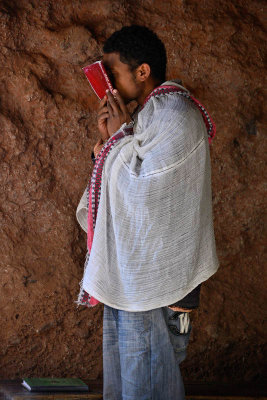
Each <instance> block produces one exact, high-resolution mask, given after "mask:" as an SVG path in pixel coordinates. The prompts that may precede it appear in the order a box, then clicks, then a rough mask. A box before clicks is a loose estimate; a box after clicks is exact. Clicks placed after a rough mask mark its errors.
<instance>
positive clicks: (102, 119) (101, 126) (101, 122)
mask: <svg viewBox="0 0 267 400" xmlns="http://www.w3.org/2000/svg"><path fill="white" fill-rule="evenodd" d="M107 100H108V98H107V96H104V97H103V99H102V100H101V101H100V103H99V107H98V113H97V126H98V130H99V132H100V135H101V139H102V141H103V142H104V141H105V140H107V139H109V134H108V128H107V119H108V118H109V112H108V107H107Z"/></svg>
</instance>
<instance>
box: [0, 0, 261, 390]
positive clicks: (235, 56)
mask: <svg viewBox="0 0 267 400" xmlns="http://www.w3.org/2000/svg"><path fill="white" fill-rule="evenodd" d="M263 15H264V2H263V1H260V0H258V1H256V0H250V1H249V2H247V1H243V0H231V1H230V0H229V1H228V0H224V1H223V0H217V1H215V0H205V1H201V2H200V1H197V0H173V1H161V0H155V1H153V0H134V1H133V0H122V1H119V0H116V1H107V0H95V1H87V0H75V1H71V0H50V1H48V0H42V1H38V0H5V1H3V0H2V1H0V37H1V47H0V60H1V68H0V96H1V97H0V127H1V131H0V132H1V134H0V160H1V170H0V171H1V173H0V176H1V192H0V196H1V202H0V224H1V237H0V243H1V258H0V263H1V264H0V265H1V269H0V271H1V273H0V290H1V291H0V307H1V314H0V323H1V326H2V329H1V332H0V343H1V345H0V377H1V378H16V377H22V376H36V375H39V376H49V375H50V376H52V375H53V376H79V377H81V378H84V379H88V378H90V379H96V378H101V377H102V360H101V357H102V354H101V343H102V339H101V333H102V311H103V310H102V306H97V307H96V308H94V309H86V308H83V307H80V308H77V307H76V304H74V301H75V300H76V299H77V294H78V291H79V282H80V280H81V277H82V273H83V264H84V257H85V251H86V237H85V234H84V233H83V232H82V231H81V229H80V228H79V226H78V224H77V222H76V219H75V211H76V206H77V204H78V202H79V199H80V196H81V195H82V192H83V190H84V188H85V186H86V184H87V181H88V178H89V176H90V172H91V169H92V163H91V160H90V154H91V150H92V147H93V145H94V143H95V142H96V139H97V130H96V106H97V101H96V98H95V95H94V94H93V93H92V91H91V89H90V87H89V84H88V82H87V81H86V78H85V77H84V75H83V73H82V70H81V67H83V66H85V65H87V64H88V63H90V62H92V61H94V60H95V59H97V58H98V56H99V55H100V54H101V49H102V44H103V42H104V40H105V39H106V38H107V37H108V36H109V35H110V34H111V33H112V32H113V31H114V30H117V29H119V28H121V27H122V26H123V25H126V24H128V25H129V24H131V23H139V24H144V25H147V26H148V27H150V28H152V29H153V30H155V31H156V32H157V33H158V35H159V36H160V37H161V38H162V40H163V41H164V42H165V44H166V48H167V53H168V60H169V63H168V78H177V77H179V78H181V79H182V80H183V83H184V85H185V86H186V87H187V88H188V89H189V90H191V92H192V93H193V94H194V95H195V97H197V98H199V100H200V101H201V102H202V103H203V104H205V106H206V107H207V109H208V110H209V112H210V113H211V115H212V116H213V118H214V120H215V121H216V125H217V135H216V138H215V139H214V141H213V142H212V146H211V161H212V188H213V205H214V226H215V235H216V243H217V248H218V257H219V260H220V263H221V266H220V269H219V271H218V272H217V274H216V275H214V276H213V277H212V278H211V279H210V280H208V281H207V282H206V283H204V284H203V288H202V293H201V306H200V308H199V310H198V311H194V312H193V313H191V315H192V316H191V318H192V320H193V331H192V337H191V339H190V345H189V348H188V357H187V359H186V360H185V362H184V363H183V365H182V369H183V375H184V377H185V380H191V381H200V380H205V381H225V382H227V381H229V382H230V381H231V382H232V381H239V380H241V381H257V380H259V379H260V378H261V376H262V374H263V365H264V361H265V357H264V339H263V337H264V326H263V322H264V305H265V304H266V298H265V299H264V293H265V291H264V288H265V285H266V278H264V275H263V268H264V225H263V220H264V218H263V216H264V214H263V210H264V207H263V206H264V186H263V171H264V155H265V154H266V147H265V148H264V144H266V139H265V138H264V136H263V104H264V100H263V99H264V97H263V73H264V69H263V68H264V65H263V57H264V52H265V44H264V39H265V37H264V33H263V32H264V29H263Z"/></svg>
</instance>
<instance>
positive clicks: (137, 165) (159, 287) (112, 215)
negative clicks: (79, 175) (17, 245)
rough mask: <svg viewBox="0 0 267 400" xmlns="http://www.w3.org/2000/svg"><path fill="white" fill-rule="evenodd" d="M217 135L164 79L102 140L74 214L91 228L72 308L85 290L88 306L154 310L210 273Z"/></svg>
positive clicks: (201, 111)
mask: <svg viewBox="0 0 267 400" xmlns="http://www.w3.org/2000/svg"><path fill="white" fill-rule="evenodd" d="M131 128H132V129H133V131H132V129H131ZM132 133H133V134H132ZM214 134H215V130H214V123H213V121H212V119H211V118H210V116H209V114H208V113H207V111H206V110H205V108H204V107H203V106H202V105H201V104H200V103H199V102H197V101H196V100H195V99H194V98H192V96H190V94H189V92H188V91H187V90H186V89H185V88H183V87H182V86H181V85H178V84H176V83H175V82H173V81H171V82H165V83H164V84H163V85H161V86H160V87H159V88H156V89H155V90H154V91H153V92H152V94H151V95H150V96H149V97H148V98H147V101H146V102H145V104H144V106H143V107H142V108H141V109H140V111H139V112H138V113H137V114H136V115H135V116H134V123H133V127H131V126H126V125H125V124H124V126H122V127H121V128H120V130H119V131H118V132H116V133H115V134H114V135H113V136H112V137H111V138H110V140H109V141H108V142H107V143H106V144H105V146H104V147H103V148H102V150H101V152H100V154H99V155H98V157H97V160H96V165H95V167H94V171H93V175H94V174H95V179H94V180H93V181H92V179H91V184H90V185H89V186H88V188H87V189H86V191H85V192H84V194H83V196H82V199H81V201H80V203H79V206H78V208H77V213H76V215H77V219H78V222H79V223H80V225H81V227H82V228H83V229H84V230H85V231H87V230H88V221H91V222H90V223H91V228H90V227H89V229H91V233H92V232H93V233H92V236H91V239H90V240H89V239H88V250H89V251H88V254H87V257H86V262H85V270H84V276H83V279H82V282H81V284H80V285H81V291H80V295H79V298H78V301H77V303H78V304H86V301H83V300H84V299H83V298H82V295H81V293H83V294H87V295H88V294H89V293H90V295H89V296H93V297H92V299H93V301H91V303H90V301H89V302H87V304H86V305H94V304H96V303H97V302H98V301H100V302H102V303H104V304H107V305H109V306H111V307H113V308H117V309H121V310H126V311H146V310H151V309H153V308H158V307H163V306H167V305H169V304H173V303H175V302H177V301H179V300H181V299H183V298H184V297H185V296H186V295H187V294H188V293H190V292H191V291H192V290H193V289H194V288H196V287H197V286H198V285H199V284H200V283H201V282H203V281H205V280H207V279H208V278H209V277H210V276H211V275H213V274H214V273H215V272H216V271H217V269H218V267H219V261H218V258H217V254H216V245H215V237H214V227H213V215H212V192H211V165H210V153H209V142H210V141H211V139H212V138H213V136H214ZM100 167H101V168H100ZM97 171H98V173H99V174H100V182H101V191H99V192H98V194H97V197H95V192H94V188H95V187H96V178H97ZM93 175H92V178H93ZM92 190H93V192H92ZM90 193H91V194H90ZM92 193H93V195H94V198H93V199H92V198H91V199H90V196H92ZM88 196H89V198H88ZM89 200H90V201H89ZM96 202H97V209H96V208H95V204H96ZM90 204H91V207H92V210H91V212H90ZM96 211H97V218H96ZM89 214H90V215H89ZM90 218H91V219H90ZM92 230H93V231H92ZM88 237H89V235H88ZM96 299H97V300H96ZM85 300H86V299H85Z"/></svg>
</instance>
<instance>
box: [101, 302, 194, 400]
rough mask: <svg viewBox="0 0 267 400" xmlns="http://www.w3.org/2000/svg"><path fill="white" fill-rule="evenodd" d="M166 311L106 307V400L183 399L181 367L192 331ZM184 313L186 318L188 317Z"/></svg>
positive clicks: (104, 331)
mask: <svg viewBox="0 0 267 400" xmlns="http://www.w3.org/2000/svg"><path fill="white" fill-rule="evenodd" d="M181 314H183V313H179V312H174V311H172V310H170V309H169V308H168V307H162V308H157V309H154V310H150V311H144V312H128V311H123V310H117V309H114V308H111V307H109V306H106V305H105V306H104V319H103V368H104V389H103V391H104V400H184V399H185V393H184V385H183V380H182V377H181V373H180V368H179V363H180V362H181V361H183V360H184V359H185V356H186V347H187V344H188V341H189V336H190V332H191V323H190V322H189V326H188V332H187V333H186V334H180V323H181V318H180V315H181ZM187 315H188V314H187Z"/></svg>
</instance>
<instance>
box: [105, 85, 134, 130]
mask: <svg viewBox="0 0 267 400" xmlns="http://www.w3.org/2000/svg"><path fill="white" fill-rule="evenodd" d="M114 97H115V98H114ZM107 110H108V114H109V117H108V119H107V130H108V134H109V137H111V136H112V135H113V134H114V133H115V132H117V130H118V129H119V128H120V127H121V125H122V124H124V122H126V123H127V124H128V123H129V122H130V121H131V117H130V114H129V112H128V110H127V107H126V105H125V104H124V101H123V100H122V98H121V96H120V94H119V92H118V91H117V90H113V94H111V92H110V91H109V90H107Z"/></svg>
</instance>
